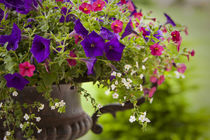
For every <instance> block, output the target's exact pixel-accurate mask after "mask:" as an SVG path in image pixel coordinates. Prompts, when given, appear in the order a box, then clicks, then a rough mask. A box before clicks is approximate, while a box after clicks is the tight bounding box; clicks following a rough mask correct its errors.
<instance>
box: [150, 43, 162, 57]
mask: <svg viewBox="0 0 210 140" xmlns="http://www.w3.org/2000/svg"><path fill="white" fill-rule="evenodd" d="M150 50H151V54H152V55H154V56H161V55H162V52H163V50H164V49H163V46H160V45H159V44H157V43H156V44H154V45H152V46H150Z"/></svg>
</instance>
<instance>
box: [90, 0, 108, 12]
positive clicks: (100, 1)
mask: <svg viewBox="0 0 210 140" xmlns="http://www.w3.org/2000/svg"><path fill="white" fill-rule="evenodd" d="M104 6H105V2H104V1H103V0H97V1H95V2H94V3H93V11H101V10H102V9H103V8H104Z"/></svg>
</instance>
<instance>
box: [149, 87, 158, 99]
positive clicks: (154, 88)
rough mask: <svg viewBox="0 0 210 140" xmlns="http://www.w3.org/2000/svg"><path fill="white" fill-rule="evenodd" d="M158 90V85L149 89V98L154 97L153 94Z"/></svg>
mask: <svg viewBox="0 0 210 140" xmlns="http://www.w3.org/2000/svg"><path fill="white" fill-rule="evenodd" d="M156 90H157V88H156V87H153V88H151V89H150V91H149V98H152V96H153V95H154V94H155V91H156Z"/></svg>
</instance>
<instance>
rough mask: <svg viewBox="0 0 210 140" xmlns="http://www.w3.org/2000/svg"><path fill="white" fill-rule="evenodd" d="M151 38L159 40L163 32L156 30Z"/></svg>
mask: <svg viewBox="0 0 210 140" xmlns="http://www.w3.org/2000/svg"><path fill="white" fill-rule="evenodd" d="M153 36H154V37H155V38H157V39H158V40H160V39H161V38H162V37H163V32H162V31H161V30H158V31H157V32H156V33H155V34H154V35H153Z"/></svg>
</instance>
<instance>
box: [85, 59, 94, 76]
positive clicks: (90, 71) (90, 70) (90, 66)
mask: <svg viewBox="0 0 210 140" xmlns="http://www.w3.org/2000/svg"><path fill="white" fill-rule="evenodd" d="M81 61H83V62H85V63H86V66H87V69H88V71H87V74H88V75H90V74H93V67H94V64H95V63H96V61H97V59H96V58H90V59H81Z"/></svg>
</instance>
